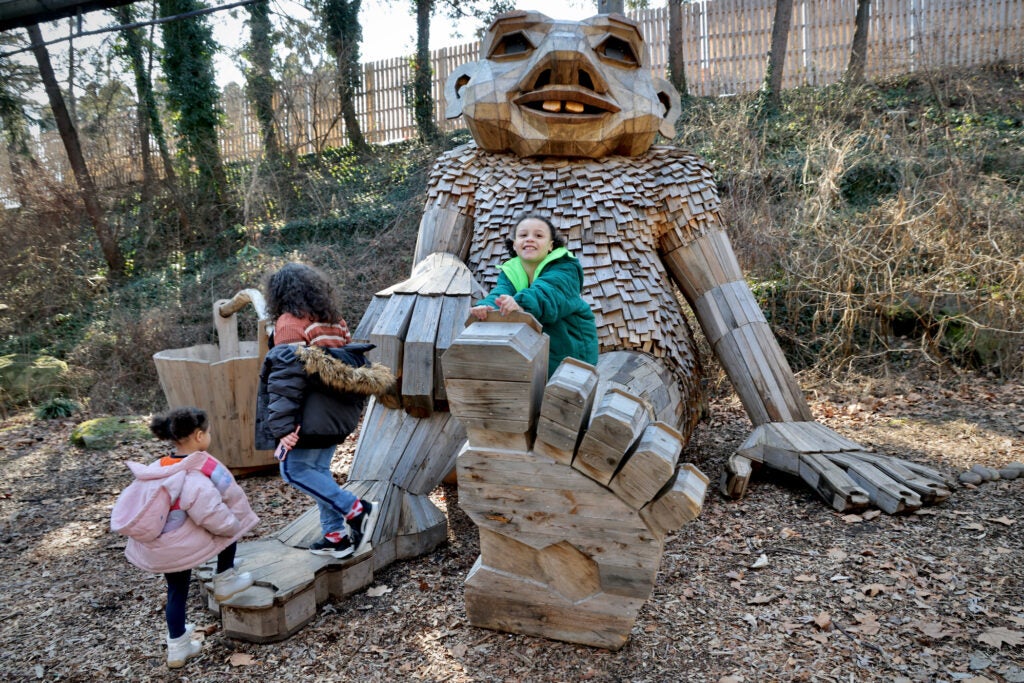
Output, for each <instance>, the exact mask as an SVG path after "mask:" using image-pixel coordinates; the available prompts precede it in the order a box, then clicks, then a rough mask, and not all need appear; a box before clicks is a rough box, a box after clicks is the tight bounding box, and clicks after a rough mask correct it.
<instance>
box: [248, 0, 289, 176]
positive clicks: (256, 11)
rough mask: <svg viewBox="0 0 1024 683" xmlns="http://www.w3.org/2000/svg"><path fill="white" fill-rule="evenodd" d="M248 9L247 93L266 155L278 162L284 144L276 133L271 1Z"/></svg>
mask: <svg viewBox="0 0 1024 683" xmlns="http://www.w3.org/2000/svg"><path fill="white" fill-rule="evenodd" d="M246 9H248V10H249V45H248V46H247V47H246V50H245V56H246V57H247V59H248V60H249V68H248V69H246V71H245V93H246V95H247V96H248V98H249V101H250V102H251V103H252V106H253V109H254V110H255V111H256V120H257V121H259V124H260V134H261V137H262V138H263V155H264V157H265V158H266V159H267V160H268V161H270V162H272V163H277V162H278V161H279V160H280V158H281V144H280V142H279V141H278V137H277V120H276V117H275V116H274V90H275V89H276V87H277V84H276V83H275V81H274V76H273V54H274V35H275V34H274V27H273V26H272V25H271V23H270V3H269V2H268V0H258V2H254V3H252V4H251V5H248V6H247V7H246Z"/></svg>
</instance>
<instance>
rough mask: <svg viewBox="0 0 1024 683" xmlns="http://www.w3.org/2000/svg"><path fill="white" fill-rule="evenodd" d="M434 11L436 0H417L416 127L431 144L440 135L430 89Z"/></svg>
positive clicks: (414, 87)
mask: <svg viewBox="0 0 1024 683" xmlns="http://www.w3.org/2000/svg"><path fill="white" fill-rule="evenodd" d="M433 13H434V0H416V61H415V63H414V64H413V73H414V77H413V97H414V111H415V114H416V129H417V130H419V133H420V139H421V140H422V141H423V142H425V143H427V144H430V143H432V142H435V141H436V140H437V139H438V137H439V132H438V129H437V122H436V121H435V119H434V98H433V97H432V96H431V93H430V89H431V87H432V85H433V79H432V78H431V73H430V17H431V15H432V14H433Z"/></svg>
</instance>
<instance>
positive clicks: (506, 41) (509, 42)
mask: <svg viewBox="0 0 1024 683" xmlns="http://www.w3.org/2000/svg"><path fill="white" fill-rule="evenodd" d="M531 50H533V44H532V43H530V41H529V39H528V38H527V37H526V34H524V33H523V32H522V31H517V32H516V33H510V34H508V35H507V36H502V37H501V40H499V41H498V42H497V43H495V45H494V49H493V50H491V54H490V56H491V57H508V56H511V55H523V54H526V53H527V52H530V51H531Z"/></svg>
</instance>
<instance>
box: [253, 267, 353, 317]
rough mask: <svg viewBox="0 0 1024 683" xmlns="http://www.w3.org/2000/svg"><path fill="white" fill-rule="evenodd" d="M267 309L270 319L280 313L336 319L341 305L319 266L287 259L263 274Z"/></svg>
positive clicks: (332, 286)
mask: <svg viewBox="0 0 1024 683" xmlns="http://www.w3.org/2000/svg"><path fill="white" fill-rule="evenodd" d="M264 289H266V292H267V311H268V313H270V316H271V317H272V318H273V319H275V320H276V319H277V318H278V316H280V315H281V314H282V313H291V314H292V315H294V316H295V317H297V318H304V317H306V316H309V317H312V318H313V319H314V320H316V321H317V322H326V323H336V322H337V321H339V320H341V309H340V307H339V306H338V303H337V301H336V300H335V292H334V285H332V284H331V281H330V280H329V279H327V276H326V275H325V274H324V273H323V272H321V271H320V270H318V269H316V268H314V267H313V266H309V265H306V264H305V263H287V264H285V265H284V266H282V267H281V269H280V270H278V271H277V272H276V273H273V274H272V275H271V276H270V277H269V278H267V282H266V286H265V287H264Z"/></svg>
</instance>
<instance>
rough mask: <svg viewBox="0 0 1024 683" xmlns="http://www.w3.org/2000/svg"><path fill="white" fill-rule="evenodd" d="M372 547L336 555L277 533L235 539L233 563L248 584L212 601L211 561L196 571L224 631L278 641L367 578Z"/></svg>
mask: <svg viewBox="0 0 1024 683" xmlns="http://www.w3.org/2000/svg"><path fill="white" fill-rule="evenodd" d="M373 557H374V552H373V549H372V548H371V549H369V550H367V551H365V552H363V553H361V554H360V555H358V556H357V557H347V558H345V559H343V560H337V559H334V558H333V557H327V556H324V555H314V554H313V553H311V552H309V551H308V550H306V549H305V548H293V547H292V546H289V545H286V544H284V543H282V542H281V541H280V540H279V539H277V538H270V539H267V540H261V541H253V542H250V543H239V544H238V553H237V554H236V555H235V567H236V568H237V569H238V570H239V571H242V572H249V573H251V574H252V576H253V580H254V583H253V585H252V586H251V587H250V588H248V589H246V590H244V591H242V592H241V593H237V594H235V595H233V596H231V598H229V599H228V600H225V601H223V602H221V603H218V602H217V601H216V599H215V598H214V597H213V575H214V572H215V571H216V560H213V561H211V562H209V563H207V564H205V565H202V566H201V567H200V568H199V569H198V570H197V572H196V574H197V576H198V578H199V582H200V586H201V587H202V588H201V590H202V594H203V596H204V598H205V599H206V602H207V606H208V608H209V609H210V611H211V612H214V613H218V612H219V613H220V617H221V623H222V625H223V628H224V633H225V634H226V635H227V636H229V637H231V638H237V639H238V640H245V641H249V642H253V643H271V642H275V641H279V640H284V639H285V638H288V637H290V636H292V635H294V634H295V633H296V632H298V631H299V630H300V629H301V628H302V627H303V626H305V625H306V624H308V623H309V622H310V621H312V620H313V618H314V617H315V616H316V611H317V608H318V607H319V606H320V605H322V604H323V603H325V602H327V600H329V599H332V598H333V599H338V598H343V597H346V596H348V595H351V594H353V593H355V592H356V591H359V590H362V589H363V588H366V587H367V586H369V585H370V584H371V583H373V566H374V562H373Z"/></svg>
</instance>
